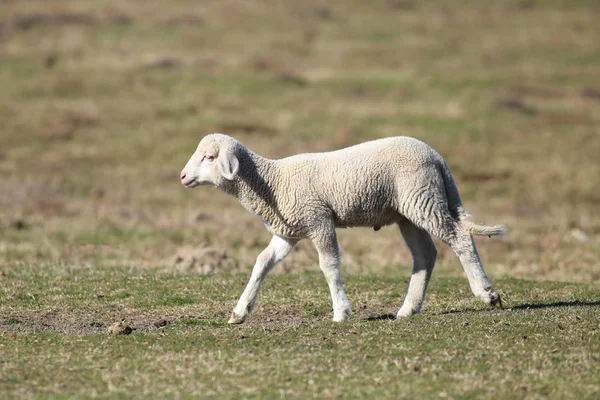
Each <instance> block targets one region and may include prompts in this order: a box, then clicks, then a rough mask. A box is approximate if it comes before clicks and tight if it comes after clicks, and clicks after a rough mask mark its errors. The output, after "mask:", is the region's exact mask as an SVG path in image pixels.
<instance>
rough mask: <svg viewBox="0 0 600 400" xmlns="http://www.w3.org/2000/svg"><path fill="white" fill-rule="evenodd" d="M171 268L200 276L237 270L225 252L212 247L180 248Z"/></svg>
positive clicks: (235, 263) (235, 262) (233, 261)
mask: <svg viewBox="0 0 600 400" xmlns="http://www.w3.org/2000/svg"><path fill="white" fill-rule="evenodd" d="M172 265H173V268H175V269H177V270H179V271H194V272H197V273H201V274H211V273H214V272H229V271H233V270H235V269H237V266H238V265H237V261H236V260H234V259H232V258H231V257H230V256H229V255H228V254H227V252H226V251H224V250H219V249H215V248H212V247H203V248H202V247H201V248H196V247H182V248H180V249H179V250H178V251H177V253H176V254H175V256H174V257H173V262H172Z"/></svg>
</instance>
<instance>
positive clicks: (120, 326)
mask: <svg viewBox="0 0 600 400" xmlns="http://www.w3.org/2000/svg"><path fill="white" fill-rule="evenodd" d="M107 332H108V334H109V335H129V334H131V332H133V329H131V327H130V326H129V325H127V324H126V323H125V322H123V321H121V322H115V323H114V324H112V325H111V326H109V327H108V329H107Z"/></svg>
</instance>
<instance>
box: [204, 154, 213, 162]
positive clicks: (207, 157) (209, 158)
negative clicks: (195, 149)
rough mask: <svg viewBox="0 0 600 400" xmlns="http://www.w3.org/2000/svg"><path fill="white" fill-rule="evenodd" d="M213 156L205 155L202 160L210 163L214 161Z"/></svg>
mask: <svg viewBox="0 0 600 400" xmlns="http://www.w3.org/2000/svg"><path fill="white" fill-rule="evenodd" d="M214 158H215V156H213V155H212V154H205V155H204V159H205V160H208V161H212V160H214Z"/></svg>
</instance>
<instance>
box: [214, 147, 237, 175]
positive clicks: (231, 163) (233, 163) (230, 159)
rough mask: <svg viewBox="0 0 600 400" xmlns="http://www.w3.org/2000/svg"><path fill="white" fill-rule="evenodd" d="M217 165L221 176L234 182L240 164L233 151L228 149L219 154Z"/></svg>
mask: <svg viewBox="0 0 600 400" xmlns="http://www.w3.org/2000/svg"><path fill="white" fill-rule="evenodd" d="M217 165H218V166H219V170H220V171H221V175H223V177H224V178H225V179H227V180H229V181H232V180H233V178H235V176H236V175H237V173H238V171H239V170H240V162H239V161H238V159H237V157H236V156H235V154H233V150H231V149H227V150H226V151H224V152H222V153H221V154H219V156H218V157H217Z"/></svg>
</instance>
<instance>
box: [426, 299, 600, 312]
mask: <svg viewBox="0 0 600 400" xmlns="http://www.w3.org/2000/svg"><path fill="white" fill-rule="evenodd" d="M594 306H600V301H557V302H554V303H536V304H529V303H528V304H521V305H518V306H514V307H506V308H504V310H537V309H541V308H559V307H594ZM489 311H495V309H494V308H464V309H462V310H448V311H442V312H440V313H435V314H434V315H446V314H462V313H473V312H489ZM498 311H502V310H498Z"/></svg>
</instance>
